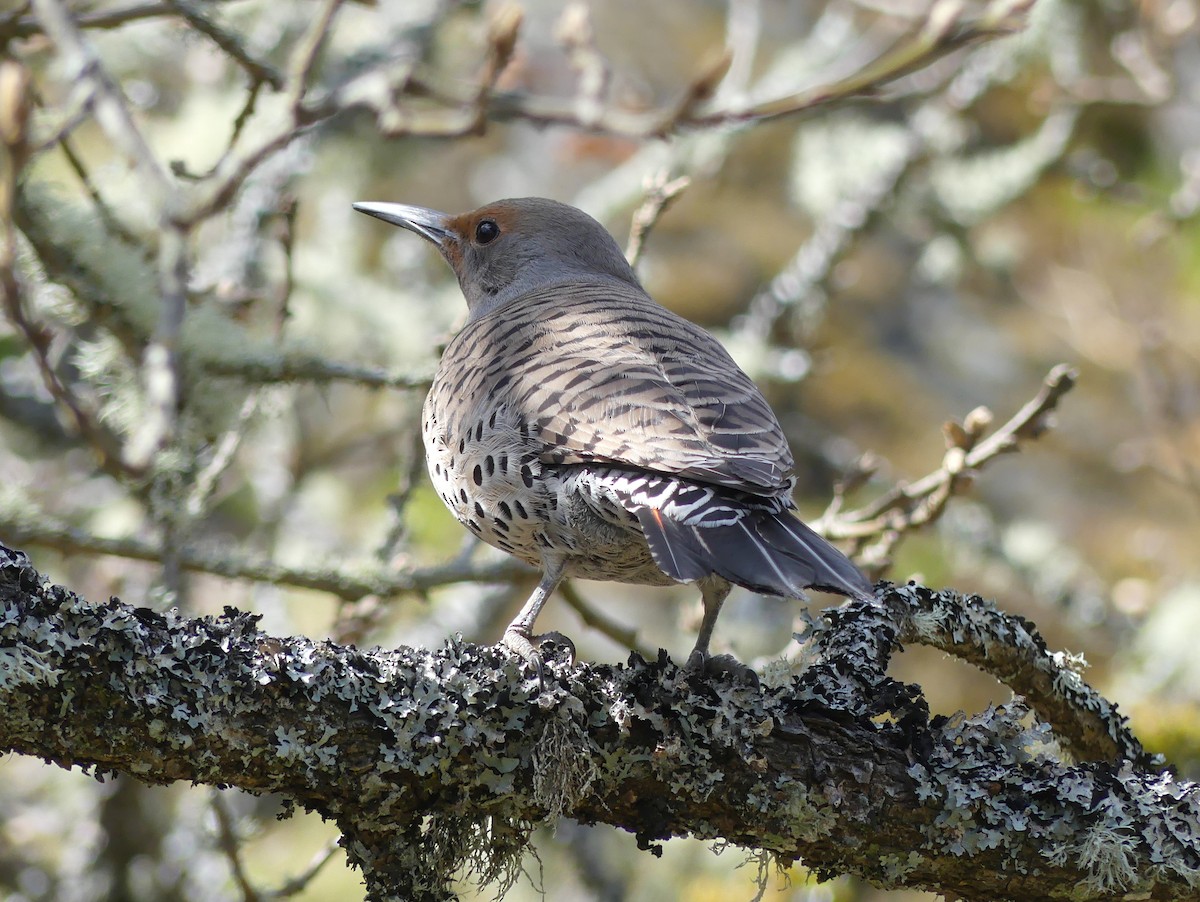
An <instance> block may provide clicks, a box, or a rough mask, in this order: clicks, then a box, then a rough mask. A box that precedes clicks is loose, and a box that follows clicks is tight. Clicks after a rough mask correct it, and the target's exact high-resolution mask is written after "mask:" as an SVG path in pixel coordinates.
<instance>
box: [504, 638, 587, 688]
mask: <svg viewBox="0 0 1200 902" xmlns="http://www.w3.org/2000/svg"><path fill="white" fill-rule="evenodd" d="M547 642H552V643H554V644H555V645H561V646H564V647H565V648H566V650H567V664H568V665H570V664H574V663H575V643H574V642H572V641H571V640H570V639H569V638H568V637H567V636H565V635H563V634H562V633H560V632H558V631H557V630H553V631H551V632H548V633H541V634H540V635H537V636H531V635H529V634H528V633H526V632H524V631H522V630H520V629H514V628H513V627H511V626H510V627H509V628H508V629H506V630H505V631H504V635H503V636H501V637H500V644H501V645H502V646H504V647H505V648H507V649H508V650H509V651H511V652H513V654H516V655H519V656H520V657H522V658H524V659H525V660H526V661H528V662H529V663H530V664H532V665H533V669H534V670H535V671H537V679H538V685H539V686H541V685H542V683H543V679H542V677H543V674H544V672H545V666H546V665H545V660H544V659H543V658H542V653H541V651H539V649H540V648H541V647H542V646H543V645H544V644H545V643H547Z"/></svg>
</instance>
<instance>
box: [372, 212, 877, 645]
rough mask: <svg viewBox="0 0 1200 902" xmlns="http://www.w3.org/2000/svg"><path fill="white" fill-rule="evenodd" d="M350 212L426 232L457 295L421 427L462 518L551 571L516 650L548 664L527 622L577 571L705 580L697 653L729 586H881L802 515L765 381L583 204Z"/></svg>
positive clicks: (623, 577)
mask: <svg viewBox="0 0 1200 902" xmlns="http://www.w3.org/2000/svg"><path fill="white" fill-rule="evenodd" d="M354 208H355V209H356V210H359V211H360V212H363V213H367V214H369V215H371V216H374V217H376V218H378V219H382V220H383V221H384V222H388V223H391V224H392V225H397V226H401V227H402V228H405V229H410V230H411V231H413V232H416V233H417V234H418V235H420V236H421V237H423V238H425V239H427V240H428V241H430V242H432V243H433V244H434V245H435V246H436V247H437V249H438V250H439V251H440V252H441V254H442V256H443V257H444V258H445V259H446V262H448V263H449V264H450V266H451V267H452V268H453V270H454V273H455V275H457V276H458V282H459V285H460V286H461V288H462V292H463V294H464V295H465V297H466V301H467V307H468V308H469V317H468V319H467V323H466V325H465V326H464V328H463V329H462V331H460V332H459V333H458V334H457V335H456V336H455V338H454V339H453V340H452V341H451V342H450V344H449V345H448V346H447V348H446V350H445V353H444V354H443V355H442V359H441V365H440V366H439V367H438V371H437V375H436V376H435V377H434V381H433V387H432V388H431V389H430V392H429V396H428V398H426V400H425V407H424V413H423V418H422V432H423V437H424V441H425V452H426V456H427V460H428V466H429V474H430V477H431V478H432V480H433V484H434V486H435V487H436V488H437V491H438V493H439V494H440V495H441V498H442V501H444V502H445V504H446V506H447V507H448V508H449V509H450V510H451V512H452V513H453V514H454V516H455V517H457V518H458V520H459V522H461V523H462V524H463V525H464V526H466V527H467V529H469V530H470V531H471V532H473V533H474V534H475V535H477V536H479V537H480V538H481V539H483V540H484V541H485V542H487V543H489V544H491V545H494V546H496V547H497V548H500V549H503V550H504V551H507V552H508V553H510V554H513V555H515V556H517V557H518V558H520V559H522V560H524V561H527V562H528V563H530V564H532V565H534V566H535V567H538V568H540V569H541V573H542V577H541V580H540V582H539V583H538V586H537V588H536V589H535V590H534V592H533V594H532V595H531V596H530V597H529V600H528V601H527V602H526V603H525V606H524V607H523V608H522V609H521V611H520V613H519V614H518V615H517V616H516V618H515V619H514V620H513V622H512V623H511V624H510V625H509V626H508V629H507V630H506V631H505V633H504V639H503V642H504V644H505V645H507V646H508V647H509V648H510V649H512V650H514V651H516V652H518V653H519V654H521V655H523V656H524V657H526V658H527V659H529V660H531V661H534V662H535V663H537V664H538V665H539V667H540V657H539V654H538V652H537V651H536V649H535V648H534V646H533V642H535V641H537V639H538V637H535V636H533V624H534V621H535V620H536V618H537V616H538V612H539V611H540V610H541V609H542V606H543V605H544V604H545V603H546V600H547V599H548V598H549V597H550V595H551V593H553V592H554V589H555V587H556V586H557V585H558V583H559V581H560V580H562V579H563V577H567V576H577V577H583V578H586V579H599V580H615V581H618V582H626V583H638V584H644V585H654V586H657V585H669V584H671V583H674V582H696V583H699V586H700V590H701V595H702V599H703V605H704V617H703V620H702V622H701V625H700V634H699V636H698V638H697V640H696V647H695V650H694V651H693V652H692V655H693V658H696V657H699V659H700V660H701V661H703V659H704V657H705V656H706V655H707V653H708V644H709V640H710V638H711V636H712V630H713V625H714V623H715V622H716V618H717V614H718V612H719V611H720V608H721V605H722V603H723V602H724V600H725V597H726V596H727V595H728V594H729V591H730V587H731V584H734V583H736V584H737V585H739V586H745V587H746V588H748V589H752V590H754V591H758V592H765V593H769V594H772V595H780V596H785V597H791V598H803V597H804V591H803V590H804V589H806V588H817V589H821V590H824V591H829V592H834V593H838V594H841V595H846V596H850V597H853V598H862V599H871V598H873V597H874V596H873V593H872V590H871V584H870V583H869V582H868V581H867V579H866V578H865V577H864V576H863V575H862V573H861V572H859V570H858V569H857V568H856V567H855V566H854V564H852V563H851V562H850V561H849V560H848V559H847V558H846V557H845V556H844V555H843V554H842V553H841V552H840V551H838V550H837V549H836V548H834V547H833V546H832V545H830V544H829V543H828V542H826V541H825V540H824V539H823V538H821V537H820V536H818V535H817V534H816V533H815V532H813V531H812V530H811V529H810V528H809V527H808V526H806V525H805V524H804V523H803V522H801V520H800V518H799V517H798V516H797V515H796V512H795V507H794V505H793V503H792V497H791V494H792V489H793V486H794V484H795V478H794V477H793V475H792V467H793V463H792V455H791V452H790V451H789V449H788V445H787V441H786V440H785V438H784V435H783V430H782V429H781V428H780V425H779V421H778V420H777V419H776V417H775V414H774V413H773V412H772V410H771V408H770V407H769V406H768V404H767V402H766V400H765V399H764V398H763V396H762V393H761V392H760V391H759V390H758V388H757V386H755V384H754V382H753V381H751V379H750V377H749V376H747V375H746V374H745V373H744V372H743V371H742V370H741V369H740V368H739V367H738V365H737V364H736V363H734V361H733V359H732V358H731V357H730V356H729V354H728V353H727V352H726V350H725V349H724V348H723V347H722V346H721V344H720V343H719V342H718V341H717V340H716V339H715V338H714V337H713V336H712V335H710V334H709V333H708V332H706V331H704V330H703V329H701V328H700V327H699V326H696V325H695V324H693V323H691V322H688V321H687V320H685V319H683V318H682V317H679V316H677V315H675V314H674V313H672V312H671V311H669V310H667V309H666V308H665V307H662V306H660V305H659V304H658V303H656V302H655V301H654V300H652V299H651V298H650V296H649V295H648V294H647V293H646V292H645V290H644V289H643V288H642V286H641V283H640V282H639V281H638V279H637V276H636V275H635V274H634V272H633V269H632V268H631V267H630V266H629V263H628V262H627V261H626V259H625V257H624V255H623V254H622V252H621V249H620V247H619V246H618V245H617V243H616V241H615V240H614V239H613V237H612V236H611V235H609V233H608V232H607V231H606V230H605V229H604V227H603V226H602V225H600V223H598V222H597V221H596V220H594V219H592V217H590V216H588V215H587V214H586V213H584V212H583V211H581V210H577V209H575V208H574V207H570V206H567V205H565V204H561V203H557V202H555V201H551V200H545V199H542V198H519V199H511V200H501V201H497V202H495V203H491V204H488V205H486V206H484V207H481V208H479V209H478V210H475V211H473V212H470V213H463V214H461V215H450V214H447V213H440V212H438V211H436V210H429V209H425V208H423V207H413V206H407V205H404V204H393V203H357V204H355V205H354Z"/></svg>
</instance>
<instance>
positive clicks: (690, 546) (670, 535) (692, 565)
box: [637, 507, 713, 583]
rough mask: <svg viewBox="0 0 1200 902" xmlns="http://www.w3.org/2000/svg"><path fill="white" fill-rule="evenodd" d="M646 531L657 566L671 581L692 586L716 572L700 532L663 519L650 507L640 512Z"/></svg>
mask: <svg viewBox="0 0 1200 902" xmlns="http://www.w3.org/2000/svg"><path fill="white" fill-rule="evenodd" d="M637 517H638V522H639V523H641V524H642V532H643V533H645V534H646V540H647V541H648V542H649V544H650V553H651V554H652V555H654V563H656V564H658V566H659V568H660V569H661V570H662V572H663V573H665V574H667V576H669V577H671V579H677V580H679V581H680V582H681V583H690V582H693V581H694V580H697V579H704V577H706V576H708V575H709V574H710V573H712V572H713V568H712V564H711V563H710V562H709V553H708V550H707V549H706V548H705V547H704V546H703V545H701V544H700V543H699V542H697V541H696V530H695V529H694V528H693V527H691V526H684V525H683V524H682V523H680V522H678V521H677V520H671V519H669V518H668V517H664V516H662V514H661V513H659V512H658V511H657V510H655V509H653V508H649V507H643V508H640V509H639V510H638V512H637Z"/></svg>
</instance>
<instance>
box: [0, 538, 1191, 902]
mask: <svg viewBox="0 0 1200 902" xmlns="http://www.w3.org/2000/svg"><path fill="white" fill-rule="evenodd" d="M913 591H914V590H912V589H911V588H910V589H908V590H903V589H902V590H895V591H892V592H890V593H888V595H887V597H886V605H887V610H888V611H890V612H892V614H891V615H889V616H892V615H896V612H902V611H904V610H906V609H908V608H909V607H910V602H911V597H912V595H913ZM923 591H924V590H923ZM930 594H931V595H932V594H934V593H930ZM885 619H886V618H885ZM899 619H900V620H901V621H902V620H903V617H902V616H900V617H899ZM879 627H880V620H879V619H878V618H874V619H873V617H872V616H871V615H870V612H869V611H867V610H866V609H865V608H864V607H862V606H859V607H850V608H845V609H842V611H841V612H840V613H838V614H836V615H832V616H831V619H830V621H829V623H828V625H827V626H826V627H825V628H823V629H822V630H821V632H820V635H819V636H818V638H817V643H818V646H819V650H820V652H821V656H820V658H819V659H818V661H817V663H816V664H814V665H813V666H811V667H810V668H808V669H807V670H806V671H805V672H804V673H803V674H801V675H800V676H799V677H796V678H789V679H786V680H783V681H779V682H777V683H773V684H770V685H767V684H764V685H757V684H755V683H753V682H746V681H743V682H731V681H728V680H727V679H724V678H714V677H712V676H706V675H702V674H697V673H689V672H687V671H685V670H683V669H681V668H679V667H677V666H676V665H675V664H674V663H673V662H671V661H670V660H669V659H668V658H667V657H666V655H665V654H663V653H660V655H659V657H658V659H657V660H655V661H652V662H647V661H645V660H643V659H641V658H640V657H638V656H636V655H634V656H631V658H630V661H629V662H628V664H626V665H623V666H616V667H613V666H607V665H587V664H576V665H567V664H565V663H562V662H551V663H550V664H549V666H548V669H547V678H546V681H545V684H544V686H542V687H539V686H538V682H537V680H536V679H533V678H532V674H531V673H530V672H528V669H527V668H526V667H525V666H524V665H523V664H522V663H521V662H519V661H517V660H514V659H513V658H512V657H511V656H510V655H509V654H507V653H506V652H504V651H501V650H498V649H495V648H488V647H482V648H481V647H478V646H474V645H469V644H464V643H462V642H461V641H451V642H450V643H448V644H447V645H446V646H445V647H443V648H441V649H439V650H436V651H429V650H424V649H409V648H400V649H396V650H394V651H380V650H373V651H370V652H363V651H360V650H358V649H355V648H352V647H340V646H337V645H334V644H332V643H328V642H315V641H313V640H310V639H306V638H303V637H293V638H277V637H272V636H268V635H265V634H264V633H262V632H260V631H259V630H258V628H257V625H256V618H255V617H253V616H250V615H246V614H241V613H239V612H236V611H234V610H232V609H227V611H226V614H225V615H224V616H222V617H220V618H216V619H213V618H204V619H185V618H182V617H180V616H178V615H176V614H173V613H169V614H159V613H156V612H154V611H150V610H146V609H142V608H134V607H131V606H128V605H125V604H122V603H120V602H119V601H116V600H112V601H110V602H108V603H107V604H103V605H89V604H87V603H85V602H83V601H82V600H80V599H79V598H77V597H76V596H74V595H73V594H72V593H70V592H69V591H67V590H65V589H63V588H60V587H56V586H50V585H48V584H46V583H45V582H44V581H43V579H42V577H41V576H40V575H39V574H38V573H37V572H36V571H35V570H33V569H32V567H30V566H29V562H28V559H27V558H25V556H24V555H22V554H20V553H19V552H12V551H9V550H8V549H0V748H3V749H4V750H8V751H15V752H18V753H21V754H28V755H36V756H39V757H43V758H47V759H50V760H53V761H55V762H57V763H59V764H61V765H63V766H70V765H80V766H83V767H85V768H89V769H94V770H96V771H97V772H109V771H120V772H124V773H128V774H132V775H134V776H136V777H138V778H139V779H142V780H145V781H147V782H151V783H166V782H170V781H175V780H189V781H195V782H203V783H213V784H222V785H234V786H239V787H241V788H244V789H246V790H249V791H252V792H267V791H271V792H278V793H282V794H284V795H285V796H286V797H287V798H289V799H291V800H293V801H294V802H295V803H296V804H298V805H300V806H302V807H304V808H306V809H309V810H312V811H316V812H318V813H319V814H321V816H323V817H326V818H329V819H331V820H334V821H336V822H337V824H338V826H339V827H340V829H341V830H342V831H343V834H344V837H343V846H344V847H345V849H346V850H347V852H348V854H349V857H350V859H351V861H352V862H353V863H354V864H355V865H356V866H357V867H359V868H361V869H362V871H363V875H364V878H365V880H366V883H367V887H368V892H369V895H370V897H371V898H374V899H383V898H403V899H444V898H450V897H451V895H452V894H451V891H450V889H449V887H448V881H449V880H450V878H451V876H452V875H453V873H454V872H455V871H456V869H458V868H461V867H463V866H464V865H469V866H471V867H472V868H474V869H475V870H476V871H477V873H479V874H480V875H482V876H484V877H485V878H492V879H495V880H498V881H501V884H503V881H504V880H505V879H511V877H512V875H513V873H515V871H514V868H515V865H516V861H517V860H518V856H519V855H520V853H521V851H522V849H523V848H524V846H525V844H526V843H527V842H528V832H529V828H530V827H531V825H533V824H535V823H537V822H540V821H544V820H548V819H553V818H557V817H561V816H566V817H572V818H575V819H578V820H580V821H583V822H588V823H600V822H603V823H609V824H613V825H617V826H620V827H622V828H624V829H627V830H630V831H633V832H635V833H636V834H637V836H638V838H639V842H640V843H641V845H642V846H643V847H645V848H647V849H653V848H654V847H655V844H656V843H657V842H659V841H660V840H663V839H666V838H669V837H672V836H680V835H692V836H699V837H705V838H714V839H716V838H722V839H725V840H729V841H732V842H735V843H738V844H740V845H743V846H746V847H750V848H754V849H761V850H765V851H767V852H769V853H771V854H773V855H775V856H777V857H778V858H780V859H784V860H793V859H797V858H803V859H804V862H805V864H806V865H807V866H808V867H809V868H810V869H812V870H814V871H815V872H816V873H817V874H818V875H821V876H831V875H834V874H842V873H854V874H858V875H860V876H862V877H864V878H865V879H868V880H870V881H871V882H873V883H875V884H877V885H880V886H909V887H922V888H928V889H934V890H937V891H941V892H943V893H948V894H955V895H958V896H961V897H965V898H978V899H983V898H987V899H995V900H1003V899H1023V900H1025V899H1055V898H1062V899H1067V898H1070V899H1077V900H1078V899H1102V898H1111V897H1112V896H1113V895H1114V894H1116V893H1119V892H1126V893H1136V894H1137V896H1136V897H1137V898H1144V899H1189V898H1194V897H1195V893H1196V891H1197V887H1200V867H1198V865H1200V787H1197V786H1195V785H1193V784H1188V783H1183V782H1179V781H1176V780H1174V779H1173V778H1172V777H1171V776H1170V775H1169V774H1158V773H1153V772H1150V771H1148V770H1146V769H1144V767H1143V766H1142V765H1141V763H1139V762H1132V761H1125V762H1113V761H1105V762H1099V763H1094V762H1077V763H1073V764H1068V763H1064V762H1062V761H1059V760H1056V759H1055V758H1054V757H1053V755H1052V754H1051V753H1050V752H1051V751H1052V749H1053V748H1054V746H1053V744H1051V743H1047V742H1045V732H1044V728H1042V727H1040V726H1039V725H1037V724H1036V723H1034V724H1030V723H1029V720H1028V718H1027V717H1026V716H1025V714H1026V712H1025V711H1024V709H1022V708H1021V706H1020V705H1017V704H1014V705H1010V706H1005V707H1004V708H999V709H991V710H989V711H987V712H984V713H983V714H981V715H979V716H977V717H974V718H956V719H949V720H947V719H945V718H937V719H932V720H931V719H930V718H929V717H928V715H927V709H926V707H925V705H924V703H923V700H922V698H921V696H920V692H919V688H918V687H915V686H909V685H905V684H901V683H898V682H896V681H894V680H891V679H889V678H887V677H886V676H884V675H883V674H884V670H885V668H886V655H887V653H889V652H890V650H891V648H892V647H894V645H895V638H896V635H897V634H896V633H895V632H890V631H889V630H888V629H886V628H884V629H880V628H879ZM1127 898H1128V897H1127Z"/></svg>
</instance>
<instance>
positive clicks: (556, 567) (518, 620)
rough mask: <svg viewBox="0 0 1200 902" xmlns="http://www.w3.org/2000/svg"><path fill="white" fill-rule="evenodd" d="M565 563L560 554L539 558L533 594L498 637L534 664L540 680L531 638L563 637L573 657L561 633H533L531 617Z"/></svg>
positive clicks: (538, 655) (550, 592)
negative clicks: (540, 563) (537, 580)
mask: <svg viewBox="0 0 1200 902" xmlns="http://www.w3.org/2000/svg"><path fill="white" fill-rule="evenodd" d="M565 565H566V562H565V561H564V560H563V559H562V558H558V557H555V558H544V559H543V561H542V578H541V581H540V582H538V584H537V588H536V589H534V590H533V594H531V595H530V596H529V600H528V601H526V602H525V604H524V606H523V607H522V608H521V610H520V611H519V612H518V613H517V616H516V617H514V618H513V621H512V623H510V624H509V625H508V627H507V628H506V629H505V630H504V636H503V637H501V639H500V644H501V645H503V646H504V647H505V648H507V649H509V650H510V651H513V652H516V653H517V654H518V655H520V656H521V657H522V658H524V659H525V660H526V661H529V662H531V663H532V664H533V665H534V666H535V667H536V668H537V672H538V682H541V679H542V655H541V653H540V652H539V651H538V650H537V648H536V647H535V646H534V643H535V642H540V640H541V639H544V638H547V637H553V638H555V639H562V640H565V641H566V643H567V644H568V645H569V646H570V647H571V657H572V658H574V657H575V646H574V645H573V644H572V643H571V640H569V639H567V638H566V636H563V635H562V634H561V633H547V634H546V636H535V635H533V624H534V621H535V620H537V616H538V614H539V613H541V610H542V607H543V606H544V605H545V604H546V602H547V601H548V600H549V598H550V596H551V595H553V594H554V590H555V588H556V587H557V586H558V584H559V582H561V581H562V577H563V569H564V567H565Z"/></svg>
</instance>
